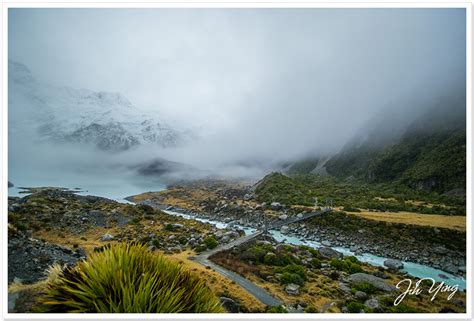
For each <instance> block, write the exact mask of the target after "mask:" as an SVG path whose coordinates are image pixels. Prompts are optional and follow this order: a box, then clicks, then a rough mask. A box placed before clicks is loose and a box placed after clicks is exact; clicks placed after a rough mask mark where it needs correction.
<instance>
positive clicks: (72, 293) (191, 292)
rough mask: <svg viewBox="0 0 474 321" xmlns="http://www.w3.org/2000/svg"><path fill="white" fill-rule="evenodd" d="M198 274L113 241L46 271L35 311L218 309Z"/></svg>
mask: <svg viewBox="0 0 474 321" xmlns="http://www.w3.org/2000/svg"><path fill="white" fill-rule="evenodd" d="M223 311H224V310H223V308H222V306H221V304H220V301H219V299H218V298H217V297H216V296H215V295H214V294H213V293H212V292H211V291H210V289H209V288H208V287H207V286H206V281H205V280H203V279H201V278H200V277H199V276H198V275H197V274H194V273H192V272H190V271H188V270H186V269H184V268H183V267H182V266H180V265H179V264H178V263H176V262H174V261H170V260H169V259H167V258H166V257H164V256H162V255H155V254H152V253H150V252H148V251H147V248H146V246H145V245H139V244H130V243H119V244H113V245H109V246H107V247H105V248H103V249H102V250H100V251H97V252H94V253H91V254H90V255H89V257H88V258H87V260H85V261H82V262H79V263H78V264H77V265H76V266H74V267H67V268H65V269H61V268H60V267H59V266H56V268H55V269H52V270H51V273H50V275H49V277H48V280H47V285H46V290H45V294H44V296H43V297H41V298H40V307H39V308H38V311H37V312H48V313H51V312H57V313H67V312H76V313H162V312H165V313H177V312H187V313H199V312H223Z"/></svg>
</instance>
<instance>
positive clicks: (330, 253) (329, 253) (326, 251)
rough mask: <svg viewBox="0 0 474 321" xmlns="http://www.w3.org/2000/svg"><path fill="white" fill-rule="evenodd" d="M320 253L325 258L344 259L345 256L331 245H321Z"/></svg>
mask: <svg viewBox="0 0 474 321" xmlns="http://www.w3.org/2000/svg"><path fill="white" fill-rule="evenodd" d="M318 251H319V253H320V254H321V255H322V256H323V257H325V258H338V259H342V258H343V256H344V255H343V254H342V253H340V252H338V251H336V250H333V249H332V248H330V247H320V248H319V249H318Z"/></svg>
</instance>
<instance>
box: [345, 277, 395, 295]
mask: <svg viewBox="0 0 474 321" xmlns="http://www.w3.org/2000/svg"><path fill="white" fill-rule="evenodd" d="M347 281H348V282H349V283H352V284H358V283H362V282H367V283H369V284H372V285H373V286H374V287H376V288H377V289H380V290H382V291H387V292H392V291H395V290H396V289H397V288H396V287H395V286H393V285H391V284H388V283H386V282H385V281H384V280H383V279H381V278H379V277H376V276H374V275H371V274H367V273H354V274H351V275H349V277H348V278H347Z"/></svg>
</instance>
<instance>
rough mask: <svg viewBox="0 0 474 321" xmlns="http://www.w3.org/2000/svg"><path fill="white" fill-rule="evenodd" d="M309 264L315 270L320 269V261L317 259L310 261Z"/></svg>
mask: <svg viewBox="0 0 474 321" xmlns="http://www.w3.org/2000/svg"><path fill="white" fill-rule="evenodd" d="M309 263H310V264H311V266H312V267H313V268H315V269H320V268H321V260H319V259H317V258H313V259H311V261H310V262H309Z"/></svg>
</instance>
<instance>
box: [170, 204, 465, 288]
mask: <svg viewBox="0 0 474 321" xmlns="http://www.w3.org/2000/svg"><path fill="white" fill-rule="evenodd" d="M164 212H165V213H167V214H170V215H175V216H180V217H183V218H185V219H188V220H196V221H199V222H202V223H208V224H211V225H214V226H215V227H217V228H218V229H224V228H227V227H228V225H229V224H227V223H223V222H220V221H215V220H210V219H206V218H201V217H197V216H194V215H190V214H183V213H179V212H175V211H170V210H164ZM233 227H236V228H239V229H241V230H243V231H244V232H245V235H249V234H252V233H253V232H255V231H256V230H257V229H255V228H252V227H246V226H241V225H238V224H234V225H233ZM269 232H270V234H271V235H272V236H273V238H275V240H277V241H278V242H284V243H288V244H293V245H307V246H310V247H312V248H315V249H317V248H319V247H321V246H322V245H321V243H320V242H316V241H308V240H305V239H304V238H301V237H295V236H289V235H284V234H282V233H281V232H280V231H277V230H270V231H269ZM332 248H333V249H334V250H336V251H338V252H341V253H342V254H344V255H351V256H355V257H356V258H357V259H358V260H359V261H361V262H366V263H368V264H370V265H373V266H384V265H383V262H384V261H385V260H386V259H387V258H385V257H381V256H377V255H373V254H369V253H363V254H360V255H356V254H355V253H354V252H352V251H351V250H349V248H346V247H332ZM401 271H402V272H406V273H407V274H409V275H411V276H413V277H416V278H432V279H434V280H435V281H437V282H444V283H445V284H448V285H451V286H454V285H458V288H459V290H461V291H462V290H465V289H466V280H465V279H464V278H462V277H459V276H456V275H453V274H450V273H448V272H445V271H442V270H439V269H435V268H432V267H429V266H427V265H423V264H418V263H413V262H405V261H403V269H402V270H401Z"/></svg>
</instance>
